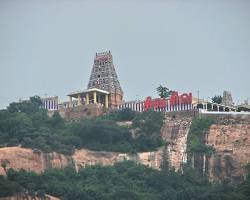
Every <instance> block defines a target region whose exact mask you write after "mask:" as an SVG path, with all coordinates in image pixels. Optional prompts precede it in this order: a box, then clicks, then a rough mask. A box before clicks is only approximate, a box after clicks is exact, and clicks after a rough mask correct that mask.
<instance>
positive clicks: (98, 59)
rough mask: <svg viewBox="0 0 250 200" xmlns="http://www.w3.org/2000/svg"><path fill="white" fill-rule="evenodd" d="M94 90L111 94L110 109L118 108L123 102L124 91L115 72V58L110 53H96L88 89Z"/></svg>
mask: <svg viewBox="0 0 250 200" xmlns="http://www.w3.org/2000/svg"><path fill="white" fill-rule="evenodd" d="M92 88H97V89H101V90H105V91H107V92H109V107H113V108H114V107H117V106H119V105H120V104H121V103H122V101H123V91H122V88H121V86H120V83H119V80H118V77H117V74H116V71H115V66H114V64H113V57H112V54H111V52H110V51H107V52H101V53H96V56H95V59H94V65H93V68H92V72H91V75H90V79H89V83H88V89H92Z"/></svg>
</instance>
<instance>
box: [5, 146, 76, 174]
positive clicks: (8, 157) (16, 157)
mask: <svg viewBox="0 0 250 200" xmlns="http://www.w3.org/2000/svg"><path fill="white" fill-rule="evenodd" d="M0 163H1V166H0V173H1V174H5V170H7V169H9V168H13V169H16V170H20V169H25V170H27V171H34V172H37V173H41V172H43V171H44V170H45V169H49V168H55V167H56V168H62V167H65V166H67V165H69V164H72V163H73V162H72V159H71V157H69V156H65V155H62V154H58V153H42V152H40V151H37V150H32V149H27V148H21V147H5V148H0ZM3 163H6V169H4V167H3Z"/></svg>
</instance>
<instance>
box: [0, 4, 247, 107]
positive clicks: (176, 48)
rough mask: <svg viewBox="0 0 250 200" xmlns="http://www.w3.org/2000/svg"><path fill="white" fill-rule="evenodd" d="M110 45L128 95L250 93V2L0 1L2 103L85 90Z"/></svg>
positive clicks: (237, 98) (237, 95) (243, 95)
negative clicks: (165, 90) (159, 90)
mask: <svg viewBox="0 0 250 200" xmlns="http://www.w3.org/2000/svg"><path fill="white" fill-rule="evenodd" d="M103 50H111V52H112V54H113V58H114V63H115V65H116V70H117V73H118V77H119V79H120V83H121V86H122V88H123V90H124V93H125V99H126V100H133V99H136V96H137V95H138V97H139V98H141V99H144V98H145V97H146V96H148V95H151V96H156V92H155V88H156V87H157V86H158V85H159V84H163V85H167V86H168V87H170V88H171V89H174V90H178V91H180V92H188V91H191V92H193V93H194V95H196V94H197V90H198V89H199V90H200V96H201V97H203V98H205V99H207V98H208V97H212V96H213V95H215V94H222V92H223V90H224V89H226V90H229V91H231V92H232V94H233V98H234V100H235V102H236V103H240V102H242V101H243V100H244V99H246V98H248V97H249V98H250V1H249V0H245V1H244V0H225V1H222V0H214V1H212V0H210V1H209V0H206V1H205V0H204V1H202V0H196V1H195V0H189V1H186V0H182V1H181V0H165V1H163V0H162V1H160V0H152V1H150V0H133V1H132V0H126V1H121V0H113V1H111V0H107V1H104V0H101V1H97V0H68V1H66V0H41V1H35V0H29V1H28V0H22V1H20V0H0V73H1V74H0V92H1V93H0V107H2V108H3V107H5V106H6V105H8V103H9V102H12V101H17V100H18V99H19V98H27V97H29V96H32V95H35V94H37V95H40V96H43V95H44V94H45V93H46V94H48V95H58V96H59V97H60V98H61V99H63V100H65V99H66V94H68V93H69V92H72V91H74V90H80V89H85V88H86V86H87V83H88V79H89V75H90V71H91V68H92V65H93V59H94V56H95V52H99V51H103Z"/></svg>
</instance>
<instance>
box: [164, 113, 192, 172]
mask: <svg viewBox="0 0 250 200" xmlns="http://www.w3.org/2000/svg"><path fill="white" fill-rule="evenodd" d="M191 122H192V117H178V116H175V117H173V116H171V117H166V120H165V123H164V126H163V128H162V138H163V140H165V141H166V142H167V143H168V145H167V149H168V159H169V162H170V165H171V166H173V167H174V168H175V169H176V170H178V169H180V168H181V167H182V165H183V163H186V162H187V136H188V132H189V129H190V126H191Z"/></svg>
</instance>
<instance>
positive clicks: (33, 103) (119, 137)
mask: <svg viewBox="0 0 250 200" xmlns="http://www.w3.org/2000/svg"><path fill="white" fill-rule="evenodd" d="M40 105H41V100H40V98H39V97H32V98H30V100H29V101H23V102H19V103H11V104H10V106H9V107H8V109H7V110H1V111H0V145H1V146H2V147H3V146H16V145H19V144H21V145H22V146H23V147H29V148H33V149H40V150H42V151H44V152H52V151H55V152H59V153H64V154H72V153H73V151H74V149H75V148H89V149H92V150H98V151H101V150H103V151H116V152H140V151H152V150H155V149H156V148H157V147H159V146H161V145H162V140H161V137H160V128H161V126H162V124H163V116H162V114H160V113H157V112H152V111H151V112H145V113H143V114H135V113H134V112H132V111H131V110H124V111H117V112H115V113H111V114H110V115H107V116H104V117H99V118H85V119H82V120H80V121H78V122H66V121H65V120H64V119H63V118H61V116H60V115H59V114H58V113H57V112H55V113H54V115H53V116H52V117H48V115H47V112H46V110H43V109H41V108H40ZM120 120H134V124H135V125H133V127H132V129H135V130H137V131H138V137H133V136H132V134H131V130H130V128H128V127H122V126H119V125H118V124H117V123H116V121H120ZM152 122H153V123H152Z"/></svg>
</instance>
